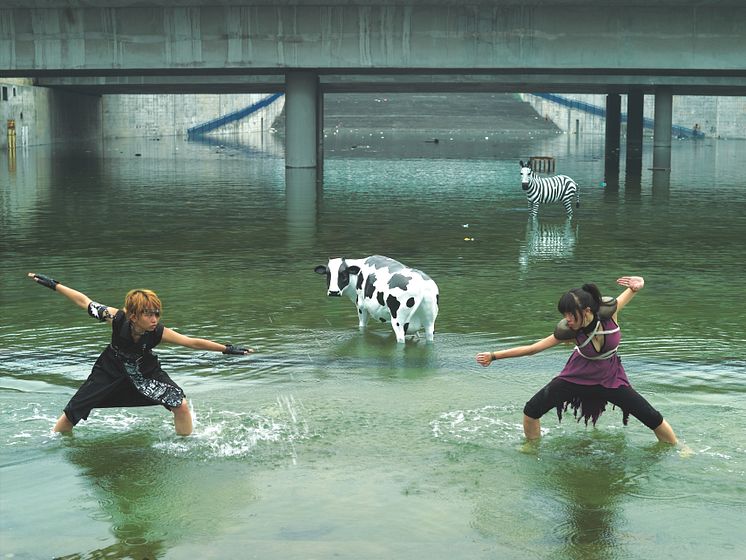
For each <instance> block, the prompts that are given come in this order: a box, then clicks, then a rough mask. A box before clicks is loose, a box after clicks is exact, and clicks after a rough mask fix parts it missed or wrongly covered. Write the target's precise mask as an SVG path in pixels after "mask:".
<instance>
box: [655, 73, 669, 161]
mask: <svg viewBox="0 0 746 560" xmlns="http://www.w3.org/2000/svg"><path fill="white" fill-rule="evenodd" d="M672 123H673V94H672V93H671V88H669V87H660V88H658V89H656V91H655V125H654V130H653V170H654V171H666V172H670V171H671V124H672Z"/></svg>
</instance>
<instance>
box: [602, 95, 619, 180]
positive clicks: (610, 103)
mask: <svg viewBox="0 0 746 560" xmlns="http://www.w3.org/2000/svg"><path fill="white" fill-rule="evenodd" d="M621 129H622V97H621V96H620V95H619V94H618V93H610V94H609V95H607V96H606V148H605V150H604V154H605V167H604V169H605V172H606V173H605V175H606V182H607V184H608V182H609V181H610V180H612V179H613V177H617V178H618V177H619V146H620V142H619V135H620V133H621Z"/></svg>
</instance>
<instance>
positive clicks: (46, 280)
mask: <svg viewBox="0 0 746 560" xmlns="http://www.w3.org/2000/svg"><path fill="white" fill-rule="evenodd" d="M34 280H36V282H38V283H39V284H41V285H42V286H46V287H47V288H49V289H50V290H55V291H57V284H59V282H57V280H55V279H54V278H50V277H49V276H44V275H43V274H34Z"/></svg>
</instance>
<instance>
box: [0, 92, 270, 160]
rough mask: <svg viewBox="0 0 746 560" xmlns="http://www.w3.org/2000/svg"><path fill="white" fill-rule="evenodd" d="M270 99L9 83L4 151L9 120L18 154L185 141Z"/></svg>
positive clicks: (259, 116)
mask: <svg viewBox="0 0 746 560" xmlns="http://www.w3.org/2000/svg"><path fill="white" fill-rule="evenodd" d="M266 95H268V94H241V95H213V94H210V95H206V94H199V95H196V94H190V95H108V96H101V97H99V96H89V95H81V94H76V93H69V92H64V91H58V90H53V89H49V88H43V87H35V86H34V85H33V81H32V80H24V79H14V80H10V79H3V80H0V119H1V120H0V124H1V125H2V130H1V134H0V148H2V149H6V148H7V146H8V136H7V122H8V120H14V121H15V126H16V147H17V148H18V147H22V146H23V145H28V146H35V145H42V144H54V143H56V142H63V141H64V142H69V141H75V140H83V141H97V140H100V139H102V138H124V137H151V138H152V137H156V136H174V135H176V136H185V135H186V131H187V128H189V127H191V126H193V125H195V124H199V123H202V122H205V121H209V120H212V119H215V118H217V117H219V116H222V115H225V114H227V113H231V112H233V111H237V110H239V109H243V108H244V107H247V106H249V105H252V104H254V103H256V102H257V101H259V100H260V99H263V98H264V97H266ZM5 97H7V99H6V98H5ZM283 106H284V97H280V98H279V99H278V100H277V101H275V102H274V103H273V104H272V105H270V106H269V107H266V108H264V109H262V110H261V111H258V112H257V113H256V114H254V115H251V116H249V117H246V118H244V119H242V120H240V121H237V122H235V123H231V124H230V125H227V126H225V127H223V128H221V129H220V130H218V131H215V132H212V133H210V135H211V136H213V135H221V134H237V133H238V134H243V133H248V132H258V131H261V130H268V129H269V128H270V127H271V126H272V125H273V123H274V121H275V120H276V118H277V117H278V115H279V114H280V113H281V112H282V108H283Z"/></svg>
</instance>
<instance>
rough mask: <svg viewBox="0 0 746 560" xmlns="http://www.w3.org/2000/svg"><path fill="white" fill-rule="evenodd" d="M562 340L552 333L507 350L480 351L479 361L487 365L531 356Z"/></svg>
mask: <svg viewBox="0 0 746 560" xmlns="http://www.w3.org/2000/svg"><path fill="white" fill-rule="evenodd" d="M560 342H562V341H561V340H560V339H558V338H557V337H555V336H554V335H553V334H550V335H549V336H548V337H546V338H542V339H541V340H539V341H537V342H534V343H533V344H527V345H525V346H514V347H513V348H508V349H507V350H498V351H497V352H480V353H479V354H477V363H479V364H480V365H483V366H485V367H487V366H488V365H490V364H491V363H492V362H493V361H494V360H502V359H504V358H519V357H521V356H531V355H532V354H537V353H539V352H541V351H543V350H546V349H547V348H551V347H552V346H557V345H558V344H559V343H560Z"/></svg>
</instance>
